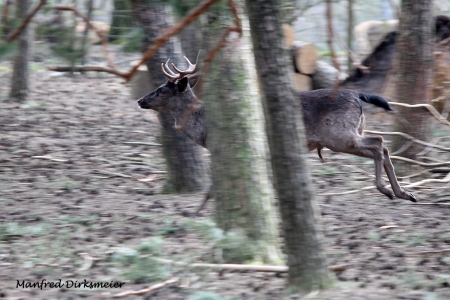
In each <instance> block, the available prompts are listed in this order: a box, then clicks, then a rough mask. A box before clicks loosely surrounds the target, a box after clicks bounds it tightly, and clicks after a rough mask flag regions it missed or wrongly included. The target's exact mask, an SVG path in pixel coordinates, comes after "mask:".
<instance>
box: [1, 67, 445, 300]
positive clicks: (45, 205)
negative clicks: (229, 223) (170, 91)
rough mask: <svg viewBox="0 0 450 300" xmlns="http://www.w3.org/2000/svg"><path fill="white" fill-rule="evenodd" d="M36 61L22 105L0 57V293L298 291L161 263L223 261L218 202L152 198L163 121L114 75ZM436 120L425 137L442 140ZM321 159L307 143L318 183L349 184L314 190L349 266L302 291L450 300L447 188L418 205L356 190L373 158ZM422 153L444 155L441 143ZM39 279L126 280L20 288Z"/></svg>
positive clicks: (283, 294) (158, 182)
mask: <svg viewBox="0 0 450 300" xmlns="http://www.w3.org/2000/svg"><path fill="white" fill-rule="evenodd" d="M31 69H32V70H33V71H32V74H31V83H32V84H31V89H30V90H31V92H30V95H29V101H27V102H26V103H23V104H18V103H15V102H13V101H10V100H8V96H7V95H8V92H9V82H10V76H11V65H10V64H9V63H7V62H2V63H1V66H0V83H1V84H0V99H1V102H2V104H1V109H0V207H1V212H2V213H1V214H0V298H2V297H4V298H6V299H81V298H85V299H110V298H113V297H114V295H116V294H118V293H121V292H125V291H130V290H139V289H142V288H146V287H148V286H150V285H152V284H155V283H158V282H163V281H165V280H169V279H172V278H175V277H176V278H178V279H179V280H178V281H176V282H175V283H168V284H166V285H165V286H163V287H161V288H159V289H157V290H155V291H153V292H147V293H145V294H141V295H131V296H125V297H122V299H204V300H206V299H236V300H238V299H255V300H256V299H258V300H259V299H261V300H262V299H267V300H270V299H301V297H299V296H298V295H296V294H290V293H289V291H288V290H287V289H286V288H285V283H286V274H284V273H259V272H253V271H246V272H231V271H217V270H213V269H199V268H193V267H190V266H179V265H167V264H164V263H161V262H160V261H156V260H155V259H154V258H155V257H158V258H164V259H170V260H173V261H177V262H186V263H200V262H217V261H220V251H219V250H220V248H219V246H218V244H219V243H218V241H220V239H221V237H222V236H223V234H222V233H221V232H220V230H218V229H217V228H216V227H215V225H214V223H213V222H212V221H211V220H212V219H213V213H214V209H213V208H214V201H210V202H209V203H208V205H207V207H206V209H205V210H204V211H203V212H202V214H201V215H200V216H199V217H194V216H193V213H194V212H195V210H196V209H197V207H198V205H199V204H200V202H201V198H202V194H201V193H198V194H189V195H163V194H160V191H161V188H162V186H163V184H164V180H165V174H164V171H165V166H164V160H163V157H162V155H161V150H160V147H159V146H158V136H159V123H158V119H157V118H156V115H155V113H153V112H151V111H144V110H141V109H139V108H138V106H137V105H136V101H135V100H134V99H132V98H131V94H130V89H129V87H127V86H125V85H123V84H122V81H123V80H122V79H119V78H116V77H114V76H112V75H109V74H98V73H88V74H84V75H82V74H75V75H73V76H70V75H69V74H62V73H53V72H49V71H47V70H45V68H44V67H42V65H40V64H36V63H34V64H32V68H31ZM387 115H388V114H387V113H385V112H378V111H377V112H376V113H374V114H372V113H370V114H369V115H368V116H367V119H368V126H367V127H368V129H372V130H385V131H389V130H391V128H390V126H389V125H390V121H389V120H390V119H389V118H387ZM432 123H433V124H434V125H433V128H434V131H433V136H436V137H437V136H445V135H448V133H447V130H446V129H444V128H443V127H442V126H444V125H437V124H435V122H432ZM386 139H387V140H388V141H389V139H390V137H389V136H386ZM444 142H449V140H448V139H447V140H446V139H443V140H442V144H443V143H444ZM446 146H447V147H448V146H449V145H448V144H447V145H446ZM205 156H207V153H206V151H205ZM324 156H325V159H326V162H325V163H323V164H322V163H321V162H320V161H319V159H318V158H317V155H316V153H315V152H314V153H310V154H309V156H308V157H309V160H310V166H311V173H312V175H313V181H314V185H315V188H316V192H317V193H318V194H319V195H322V194H326V193H328V194H338V193H342V192H349V191H352V190H357V192H355V193H350V194H344V195H326V196H324V195H322V196H318V200H319V203H320V209H321V217H322V218H321V221H322V223H323V228H324V232H325V236H326V245H327V253H328V257H329V264H330V265H338V264H339V265H341V264H344V265H346V266H347V267H346V269H345V270H344V271H342V272H340V273H336V275H335V276H334V277H335V284H334V288H333V289H331V290H328V291H320V292H314V293H311V294H309V295H308V296H307V297H306V298H305V299H333V300H344V299H346V300H349V299H354V300H357V299H373V300H375V299H417V300H422V299H424V300H425V299H426V300H432V299H434V300H436V299H441V300H444V299H450V250H449V249H450V218H449V213H450V206H448V203H450V188H449V185H448V184H445V183H427V184H424V185H422V186H420V187H419V188H412V189H410V190H411V191H413V192H414V193H415V195H416V196H417V197H418V198H419V200H420V202H419V203H418V204H416V203H412V202H408V201H404V200H398V199H394V200H389V199H387V198H386V197H384V196H383V195H381V194H380V193H379V192H378V191H377V190H375V189H369V190H363V191H360V189H361V188H363V187H366V186H372V185H373V177H372V174H373V172H374V167H373V162H372V161H370V160H366V159H362V158H358V157H353V156H349V155H343V154H336V153H332V152H330V151H325V152H324ZM427 156H428V157H429V158H430V159H433V158H434V159H439V160H445V161H448V160H449V159H448V155H446V154H444V153H441V152H437V151H431V152H429V153H428V154H427ZM414 172H416V171H415V170H414V171H412V170H411V173H414ZM445 175H446V174H440V175H439V174H437V175H434V176H432V177H433V178H436V179H443V178H444V177H445ZM430 178H431V177H430ZM421 179H423V178H421ZM421 179H416V178H412V179H411V182H414V181H416V180H421ZM402 184H403V185H407V184H408V179H405V180H403V181H402ZM425 203H429V204H425ZM430 203H433V204H430ZM436 203H439V204H440V205H439V204H436ZM444 203H447V206H446V205H442V204H444ZM227 263H233V262H227ZM44 279H45V280H46V281H47V282H55V281H57V280H59V279H61V280H62V282H65V281H73V282H75V281H78V282H83V281H84V280H87V281H89V282H99V281H102V282H105V281H107V282H111V281H114V282H125V284H124V285H123V286H122V288H112V289H111V288H106V289H98V288H94V289H90V288H89V287H80V288H74V287H71V288H67V287H66V288H49V287H47V288H43V289H42V290H41V289H39V288H23V287H20V286H19V287H17V285H18V283H22V282H41V281H42V280H44ZM208 293H209V294H208ZM211 293H214V294H216V297H214V296H213V295H214V294H211ZM208 295H209V296H208ZM219 295H220V296H219Z"/></svg>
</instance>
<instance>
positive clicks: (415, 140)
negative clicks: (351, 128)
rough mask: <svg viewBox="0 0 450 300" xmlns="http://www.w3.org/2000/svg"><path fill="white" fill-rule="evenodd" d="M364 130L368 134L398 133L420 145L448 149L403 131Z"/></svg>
mask: <svg viewBox="0 0 450 300" xmlns="http://www.w3.org/2000/svg"><path fill="white" fill-rule="evenodd" d="M364 132H365V133H370V134H380V135H399V136H402V137H404V138H405V139H408V140H410V141H412V142H414V143H417V144H420V145H424V146H428V147H431V148H436V149H439V150H443V151H450V148H448V147H444V146H439V145H435V144H430V143H427V142H424V141H421V140H418V139H416V138H415V137H413V136H410V135H409V134H406V133H403V132H381V131H372V130H364Z"/></svg>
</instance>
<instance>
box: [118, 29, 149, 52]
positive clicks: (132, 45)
mask: <svg viewBox="0 0 450 300" xmlns="http://www.w3.org/2000/svg"><path fill="white" fill-rule="evenodd" d="M143 38H144V30H143V29H142V28H140V27H133V28H131V29H129V30H128V31H127V32H126V33H125V35H124V36H123V37H121V38H119V39H118V40H117V41H118V43H120V44H121V45H122V47H123V48H122V49H123V51H125V52H136V51H139V50H140V49H141V46H142V39H143Z"/></svg>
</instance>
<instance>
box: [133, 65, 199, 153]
mask: <svg viewBox="0 0 450 300" xmlns="http://www.w3.org/2000/svg"><path fill="white" fill-rule="evenodd" d="M184 58H185V59H186V61H187V62H188V65H189V67H188V68H187V70H185V71H182V70H180V69H178V68H177V67H176V66H175V65H174V64H172V67H173V69H174V70H175V71H172V70H171V69H170V68H169V65H168V64H169V60H170V59H169V60H167V62H166V63H165V64H164V63H163V64H161V69H162V71H163V73H164V75H165V76H166V77H167V78H168V80H167V81H166V82H164V83H163V84H162V85H161V86H160V87H158V88H157V89H156V90H154V91H152V92H150V93H149V94H148V95H146V96H144V97H142V98H140V99H139V100H138V104H139V106H140V107H141V108H145V109H153V110H156V111H159V112H167V113H170V114H171V115H172V116H173V117H174V118H175V125H176V128H178V129H179V130H180V131H181V132H183V133H184V134H186V135H187V136H188V137H190V138H191V139H192V140H193V141H194V142H196V143H197V144H199V145H200V146H202V147H205V148H206V129H205V126H204V108H203V105H202V104H201V103H200V102H199V101H196V96H195V94H194V92H193V91H192V88H193V87H194V86H195V85H196V83H197V81H198V79H199V78H200V75H199V74H195V72H196V71H197V62H196V63H195V64H192V63H191V62H190V61H189V59H187V58H186V57H184ZM197 59H198V58H197ZM188 75H190V76H188ZM194 103H197V105H195V111H194V112H193V111H192V109H193V104H194ZM180 124H182V125H180Z"/></svg>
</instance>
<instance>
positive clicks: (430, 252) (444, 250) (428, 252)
mask: <svg viewBox="0 0 450 300" xmlns="http://www.w3.org/2000/svg"><path fill="white" fill-rule="evenodd" d="M448 252H450V249H441V250H428V251H421V252H417V253H411V254H410V255H422V254H442V253H448Z"/></svg>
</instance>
